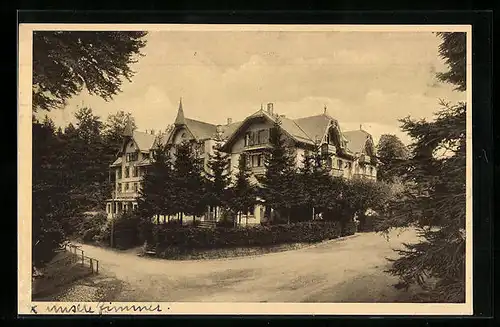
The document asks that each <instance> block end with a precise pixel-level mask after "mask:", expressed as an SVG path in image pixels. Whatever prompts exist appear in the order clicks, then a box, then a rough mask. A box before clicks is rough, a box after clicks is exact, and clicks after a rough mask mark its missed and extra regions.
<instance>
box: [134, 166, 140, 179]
mask: <svg viewBox="0 0 500 327" xmlns="http://www.w3.org/2000/svg"><path fill="white" fill-rule="evenodd" d="M134 176H136V177H139V176H140V175H139V167H137V166H136V167H134Z"/></svg>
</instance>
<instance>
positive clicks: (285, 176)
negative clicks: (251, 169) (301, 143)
mask: <svg viewBox="0 0 500 327" xmlns="http://www.w3.org/2000/svg"><path fill="white" fill-rule="evenodd" d="M269 141H270V144H271V149H269V150H268V151H267V153H266V156H265V158H264V166H265V168H266V172H265V174H264V176H261V177H260V178H259V181H260V182H261V188H260V195H261V197H262V198H263V199H264V201H265V203H266V205H267V206H269V207H271V208H273V209H275V210H277V211H278V212H280V214H284V215H285V217H286V218H287V222H288V223H290V213H291V208H292V204H293V203H296V202H297V199H298V197H299V194H300V190H297V187H296V186H297V182H298V179H297V171H296V166H295V157H294V154H293V152H292V151H291V150H290V148H289V147H288V146H287V144H286V142H287V141H288V140H287V139H286V136H285V135H284V133H283V131H282V128H281V122H280V121H279V120H276V121H275V123H274V125H273V128H272V129H271V134H270V140H269Z"/></svg>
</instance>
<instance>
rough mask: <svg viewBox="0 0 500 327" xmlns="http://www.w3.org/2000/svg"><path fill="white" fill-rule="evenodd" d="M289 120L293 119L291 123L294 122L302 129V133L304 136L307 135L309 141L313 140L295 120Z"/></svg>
mask: <svg viewBox="0 0 500 327" xmlns="http://www.w3.org/2000/svg"><path fill="white" fill-rule="evenodd" d="M291 121H293V123H294V124H295V125H297V127H298V128H299V129H300V130H301V131H302V133H304V135H305V136H307V137H308V138H309V140H311V141H313V142H314V140H313V139H312V138H311V135H309V134H307V133H306V131H304V130H303V129H302V127H300V125H299V124H297V122H296V121H295V120H294V119H291Z"/></svg>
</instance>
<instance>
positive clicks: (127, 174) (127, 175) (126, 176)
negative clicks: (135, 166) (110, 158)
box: [125, 167, 129, 178]
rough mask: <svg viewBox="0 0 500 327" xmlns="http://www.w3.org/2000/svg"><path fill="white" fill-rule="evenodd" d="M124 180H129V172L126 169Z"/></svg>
mask: <svg viewBox="0 0 500 327" xmlns="http://www.w3.org/2000/svg"><path fill="white" fill-rule="evenodd" d="M125 178H129V170H128V167H125Z"/></svg>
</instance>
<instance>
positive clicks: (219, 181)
mask: <svg viewBox="0 0 500 327" xmlns="http://www.w3.org/2000/svg"><path fill="white" fill-rule="evenodd" d="M207 166H208V170H207V171H206V172H205V177H206V187H207V188H206V202H207V204H208V205H210V206H213V207H215V208H216V210H215V215H216V216H217V208H218V207H222V206H225V205H227V200H228V191H227V189H228V187H229V183H230V177H231V176H230V174H229V171H228V167H229V162H228V155H227V154H225V153H224V152H222V151H220V145H216V146H215V147H214V154H210V155H209V161H208V164H207Z"/></svg>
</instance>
